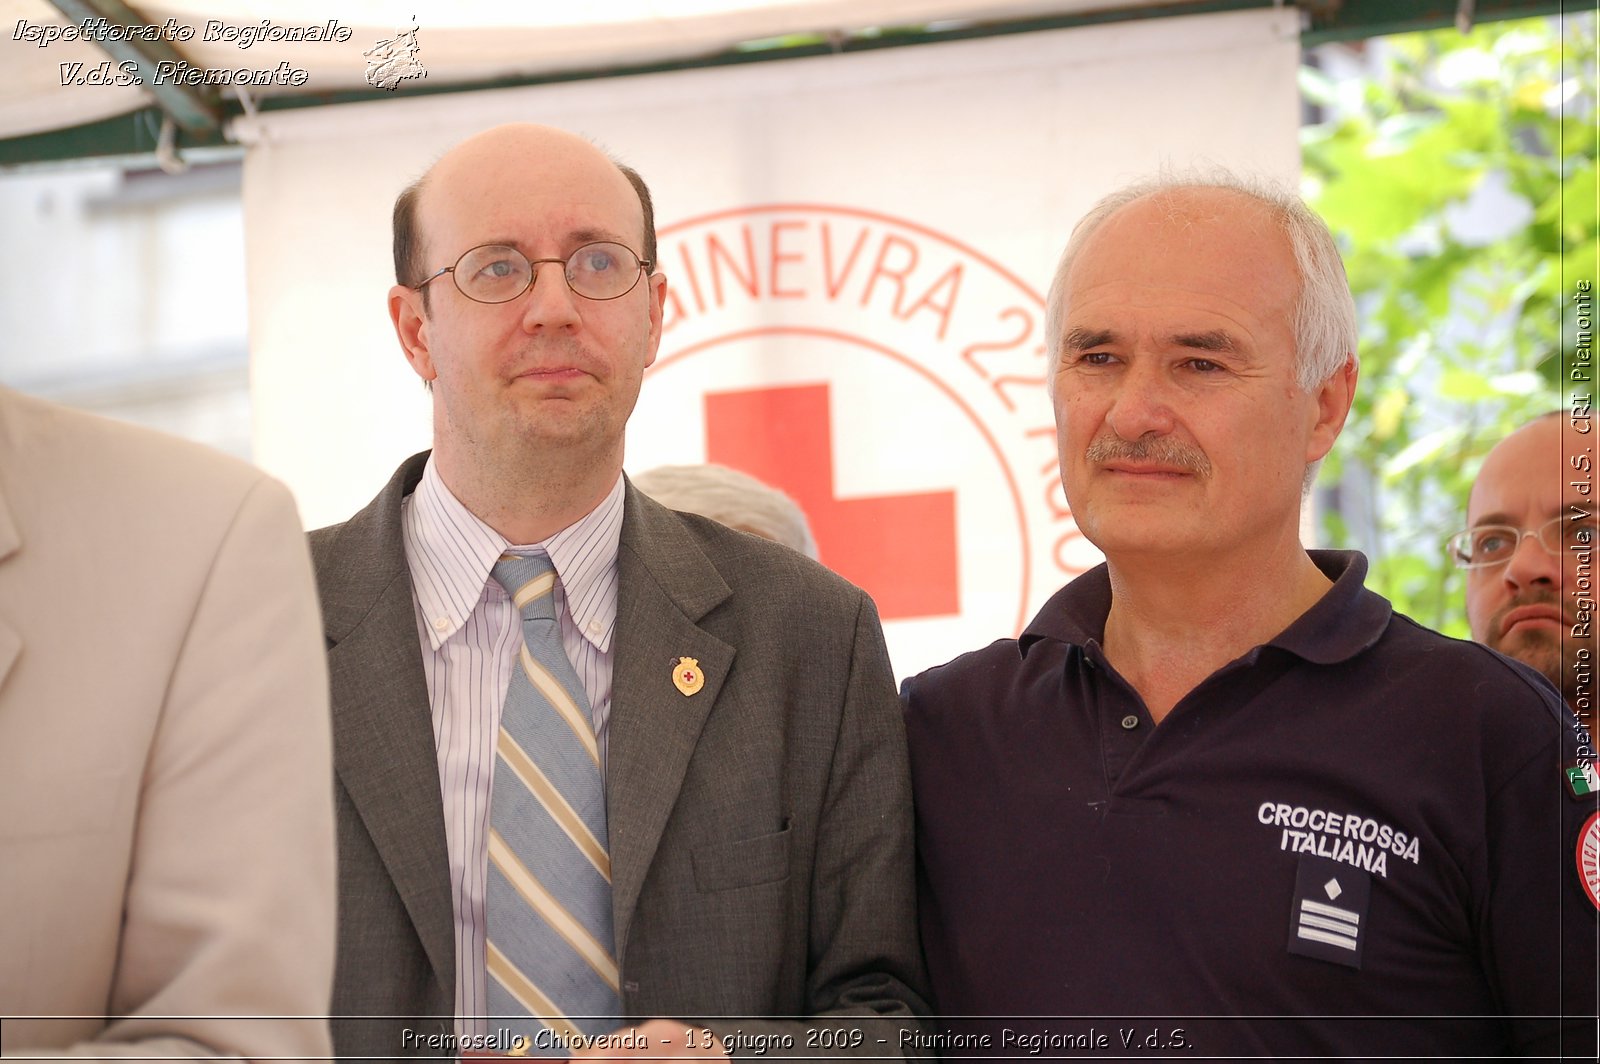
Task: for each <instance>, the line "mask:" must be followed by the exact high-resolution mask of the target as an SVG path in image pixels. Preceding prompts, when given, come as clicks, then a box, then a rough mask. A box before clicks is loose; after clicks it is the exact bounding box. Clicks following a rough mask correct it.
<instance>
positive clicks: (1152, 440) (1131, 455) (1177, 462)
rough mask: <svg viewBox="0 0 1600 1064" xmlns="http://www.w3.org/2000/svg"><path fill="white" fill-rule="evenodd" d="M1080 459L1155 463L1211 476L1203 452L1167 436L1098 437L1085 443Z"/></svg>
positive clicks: (1098, 461) (1099, 462)
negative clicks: (1136, 437)
mask: <svg viewBox="0 0 1600 1064" xmlns="http://www.w3.org/2000/svg"><path fill="white" fill-rule="evenodd" d="M1083 456H1084V457H1085V458H1087V459H1088V460H1089V461H1091V462H1094V463H1097V464H1102V463H1105V462H1116V461H1128V462H1156V463H1158V464H1160V465H1164V466H1173V467H1175V468H1178V469H1182V470H1184V471H1186V472H1189V473H1195V474H1198V475H1199V476H1202V477H1209V476H1210V475H1211V459H1209V458H1207V457H1206V456H1205V452H1203V451H1201V450H1200V448H1198V447H1194V446H1192V445H1190V444H1187V443H1184V442H1182V441H1181V440H1175V439H1172V438H1171V437H1170V436H1141V437H1140V438H1139V439H1137V440H1124V439H1122V438H1121V437H1118V436H1101V437H1100V438H1099V439H1097V440H1095V441H1094V442H1093V443H1091V444H1089V446H1088V448H1087V449H1086V450H1085V451H1084V452H1083Z"/></svg>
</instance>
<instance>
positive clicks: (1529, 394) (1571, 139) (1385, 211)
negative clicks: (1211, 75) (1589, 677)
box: [1301, 16, 1600, 635]
mask: <svg viewBox="0 0 1600 1064" xmlns="http://www.w3.org/2000/svg"><path fill="white" fill-rule="evenodd" d="M1595 37H1596V34H1595V20H1594V18H1593V17H1592V16H1584V17H1577V16H1569V17H1566V18H1564V19H1560V20H1558V19H1528V20H1522V21H1517V22H1503V23H1498V24H1493V25H1486V26H1481V27H1478V28H1476V29H1474V30H1473V31H1472V32H1471V33H1468V34H1466V35H1462V34H1460V33H1458V32H1457V31H1455V30H1453V29H1452V30H1440V31H1435V32H1429V33H1417V34H1405V35H1400V36H1394V37H1387V38H1383V39H1381V41H1378V42H1370V43H1369V44H1368V47H1369V48H1371V47H1377V48H1380V49H1382V51H1383V52H1384V53H1385V54H1386V55H1387V57H1388V61H1387V62H1386V64H1385V68H1386V69H1385V70H1384V71H1383V73H1381V74H1380V75H1378V76H1375V77H1374V78H1372V79H1369V80H1366V81H1363V82H1359V83H1355V84H1353V85H1351V84H1335V83H1334V82H1332V81H1330V80H1329V79H1328V78H1326V77H1325V76H1323V75H1322V74H1321V73H1320V72H1318V71H1316V70H1314V69H1311V68H1306V69H1305V70H1304V71H1303V72H1302V77H1301V89H1302V92H1303V93H1304V94H1305V96H1306V97H1307V98H1308V99H1309V100H1310V101H1311V102H1313V103H1316V104H1319V105H1322V106H1325V107H1328V108H1329V109H1330V112H1331V113H1333V114H1336V115H1337V116H1338V117H1337V118H1336V119H1334V120H1331V121H1329V122H1326V123H1324V124H1321V125H1313V126H1307V127H1305V129H1304V130H1303V131H1302V136H1301V149H1302V153H1303V160H1304V174H1305V184H1306V192H1307V196H1308V199H1309V200H1310V202H1311V203H1312V205H1313V206H1314V207H1316V209H1317V210H1318V211H1319V212H1321V214H1322V215H1323V217H1325V218H1326V219H1327V220H1328V224H1329V225H1330V227H1331V228H1332V229H1333V232H1334V234H1335V236H1336V237H1337V239H1338V241H1339V244H1340V248H1341V250H1342V251H1343V253H1344V255H1345V265H1346V268H1347V269H1348V271H1349V274H1350V282H1351V287H1352V288H1353V289H1354V291H1355V294H1356V302H1357V306H1358V308H1359V310H1360V312H1361V319H1362V326H1361V383H1360V386H1359V387H1358V389H1357V394H1356V401H1355V406H1354V408H1353V409H1352V411H1351V413H1350V420H1349V422H1348V424H1347V425H1346V428H1345V431H1344V434H1343V435H1342V436H1341V437H1340V440H1339V443H1338V445H1337V446H1336V447H1335V448H1334V452H1333V454H1332V455H1330V456H1329V459H1328V461H1327V463H1326V465H1325V472H1324V473H1323V476H1322V483H1324V484H1328V483H1335V482H1339V483H1341V484H1343V485H1344V486H1345V489H1346V490H1345V491H1344V492H1343V493H1342V494H1341V493H1335V503H1334V505H1333V506H1330V507H1326V508H1325V512H1324V514H1323V528H1322V530H1321V531H1322V537H1323V541H1324V542H1326V543H1329V544H1330V545H1334V546H1362V547H1365V548H1366V549H1367V550H1368V551H1369V553H1370V554H1371V555H1372V562H1373V565H1372V576H1371V578H1370V581H1369V582H1370V585H1371V586H1372V587H1374V588H1375V589H1376V590H1378V591H1379V592H1381V593H1382V594H1384V595H1386V596H1388V598H1389V599H1391V600H1392V601H1393V602H1394V604H1395V607H1396V608H1397V609H1399V610H1400V611H1401V612H1403V613H1407V614H1410V615H1411V616H1413V617H1415V618H1417V619H1418V620H1420V621H1421V622H1423V623H1424V624H1427V625H1431V626H1433V627H1435V628H1438V629H1440V630H1442V631H1446V632H1450V633H1451V634H1455V635H1465V634H1466V620H1465V614H1464V612H1463V607H1462V604H1461V583H1460V580H1459V578H1458V574H1457V573H1456V572H1455V570H1454V569H1453V568H1452V567H1451V566H1450V564H1449V562H1448V561H1447V560H1446V559H1445V557H1444V552H1443V550H1442V548H1441V546H1440V544H1441V543H1442V542H1443V540H1444V539H1445V538H1446V537H1447V536H1448V535H1449V534H1450V533H1451V532H1453V531H1455V530H1456V529H1457V528H1459V527H1461V525H1462V524H1463V523H1464V514H1465V512H1466V500H1467V492H1468V490H1469V489H1470V488H1471V485H1472V480H1473V478H1474V477H1475V476H1476V474H1477V470H1478V466H1479V464H1480V463H1481V462H1482V459H1483V455H1484V454H1485V452H1487V451H1488V449H1489V448H1490V447H1491V446H1493V445H1494V444H1495V443H1496V442H1497V441H1498V440H1500V439H1501V438H1502V437H1503V436H1505V435H1506V434H1507V433H1509V432H1510V431H1511V430H1513V429H1514V428H1516V427H1517V426H1518V425H1520V424H1522V423H1523V422H1524V421H1526V420H1528V419H1529V418H1531V417H1532V416H1534V415H1536V414H1539V413H1542V412H1543V411H1546V410H1551V409H1555V408H1556V407H1558V406H1567V405H1570V402H1571V400H1572V397H1573V396H1572V393H1571V387H1570V386H1566V387H1564V380H1565V374H1564V371H1563V365H1564V364H1565V363H1566V362H1567V360H1568V359H1569V358H1570V357H1571V355H1572V351H1573V346H1574V341H1575V338H1576V330H1575V328H1574V323H1573V307H1572V295H1573V293H1574V291H1575V289H1576V286H1577V282H1578V280H1579V279H1580V278H1587V279H1588V280H1590V281H1591V282H1593V281H1594V279H1595V273H1596V257H1597V249H1600V245H1597V242H1596V237H1597V227H1596V219H1597V209H1596V195H1597V188H1596V173H1595V155H1596V113H1595V98H1596V84H1595V62H1596V40H1595ZM1486 183H1488V184H1491V185H1493V186H1498V187H1500V188H1501V189H1503V191H1502V193H1501V197H1500V198H1501V199H1504V200H1506V201H1508V202H1509V203H1510V204H1511V205H1512V207H1511V209H1510V210H1508V212H1507V213H1508V214H1509V215H1510V221H1509V223H1508V224H1507V225H1506V226H1504V227H1503V228H1504V229H1506V230H1509V231H1507V232H1504V233H1503V234H1502V235H1499V236H1498V237H1497V238H1496V239H1492V240H1485V239H1483V238H1482V237H1481V236H1475V235H1474V234H1472V233H1471V231H1470V227H1468V226H1464V225H1463V224H1462V223H1461V212H1462V206H1463V204H1465V203H1467V201H1468V200H1469V199H1473V198H1474V197H1476V196H1480V195H1483V194H1484V191H1485V185H1486ZM1580 387H1582V388H1584V389H1587V388H1589V387H1590V386H1589V385H1582V386H1580ZM1347 473H1350V474H1354V475H1350V476H1346V474H1347ZM1351 485H1359V486H1360V490H1363V491H1366V492H1368V496H1367V498H1366V499H1364V500H1358V499H1352V498H1351V497H1350V495H1349V494H1348V489H1349V487H1350V486H1351ZM1358 503H1362V505H1357V504H1358ZM1358 513H1366V514H1370V515H1371V522H1370V526H1367V527H1365V528H1358V527H1357V525H1358V524H1361V525H1365V524H1366V523H1365V522H1357V521H1355V520H1353V519H1352V518H1353V515H1354V514H1358ZM1363 533H1364V534H1363Z"/></svg>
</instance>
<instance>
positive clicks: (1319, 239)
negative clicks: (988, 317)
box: [1045, 168, 1357, 392]
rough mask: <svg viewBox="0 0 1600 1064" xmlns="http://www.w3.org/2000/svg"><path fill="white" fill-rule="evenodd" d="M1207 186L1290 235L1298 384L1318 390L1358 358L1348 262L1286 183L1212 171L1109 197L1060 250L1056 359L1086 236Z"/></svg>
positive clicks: (1052, 321) (1051, 308)
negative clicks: (1071, 277)
mask: <svg viewBox="0 0 1600 1064" xmlns="http://www.w3.org/2000/svg"><path fill="white" fill-rule="evenodd" d="M1206 188H1216V189H1225V190H1227V191H1229V192H1235V193H1238V194H1239V195H1241V196H1246V197H1248V198H1249V199H1252V200H1254V201H1255V202H1257V203H1259V204H1260V205H1261V206H1263V207H1265V208H1266V209H1267V211H1268V212H1269V214H1270V215H1271V216H1272V218H1273V219H1274V220H1275V221H1276V222H1277V224H1278V225H1279V226H1280V227H1281V228H1282V230H1283V233H1284V235H1285V236H1287V237H1288V238H1289V246H1290V248H1291V249H1292V250H1293V252H1294V261H1295V264H1296V265H1297V266H1298V267H1299V270H1300V294H1299V297H1298V298H1297V299H1296V301H1295V316H1294V336H1295V380H1296V381H1297V382H1298V383H1299V385H1300V387H1301V388H1302V389H1303V390H1304V391H1306V392H1311V391H1314V390H1315V389H1316V388H1317V387H1319V386H1320V385H1321V384H1322V383H1323V382H1325V381H1326V380H1327V379H1328V378H1329V377H1331V376H1333V375H1334V374H1335V373H1337V372H1338V371H1339V369H1340V367H1342V366H1343V365H1344V364H1345V360H1346V359H1347V358H1354V357H1356V341H1357V328H1356V303H1355V299H1354V297H1352V296H1351V294H1350V281H1349V279H1348V278H1347V277H1346V276H1345V272H1344V260H1343V259H1341V258H1340V257H1339V248H1338V246H1337V245H1336V244H1335V243H1334V241H1333V234H1332V233H1330V232H1329V231H1328V225H1327V223H1326V222H1324V221H1323V220H1322V218H1321V217H1319V216H1318V215H1317V213H1316V212H1315V211H1313V210H1312V209H1311V208H1310V207H1307V206H1306V205H1305V201H1304V200H1302V199H1301V198H1300V197H1299V195H1297V194H1296V193H1295V192H1293V191H1291V190H1290V189H1288V188H1286V187H1284V186H1283V185H1281V184H1278V183H1275V182H1272V181H1268V180H1266V179H1264V178H1259V177H1245V176H1241V175H1239V174H1235V173H1233V172H1232V171H1229V170H1225V169H1222V168H1215V169H1208V170H1204V171H1197V172H1196V171H1192V172H1171V173H1169V172H1162V173H1160V174H1158V175H1156V176H1154V177H1148V178H1144V179H1143V180H1140V181H1136V182H1134V183H1133V184H1131V185H1127V186H1125V187H1123V188H1120V189H1118V190H1117V191H1115V192H1113V193H1111V194H1110V195H1108V196H1106V197H1104V198H1103V199H1101V200H1100V201H1099V202H1097V203H1096V204H1095V205H1094V206H1093V207H1091V208H1090V209H1089V213H1088V214H1085V215H1084V216H1083V219H1082V220H1081V221H1079V222H1078V224H1077V226H1076V227H1075V228H1074V229H1073V230H1072V236H1071V237H1070V238H1069V239H1068V240H1067V247H1066V250H1065V251H1063V252H1062V253H1061V262H1060V265H1058V266H1057V267H1056V273H1055V279H1054V280H1053V281H1052V282H1051V284H1050V296H1049V299H1048V301H1047V302H1046V304H1045V336H1046V337H1047V338H1048V340H1047V342H1048V343H1049V344H1050V357H1051V359H1052V361H1053V360H1054V359H1055V358H1057V357H1059V356H1060V353H1061V342H1062V339H1063V337H1062V325H1063V323H1064V321H1065V319H1066V316H1067V308H1066V298H1067V275H1068V274H1069V273H1070V272H1071V271H1072V263H1073V261H1074V260H1075V259H1076V258H1077V255H1078V252H1080V251H1082V250H1083V245H1084V244H1085V243H1087V242H1088V239H1089V237H1091V236H1093V235H1094V233H1095V231H1096V230H1097V229H1099V228H1100V226H1101V224H1102V223H1104V222H1105V220H1106V219H1107V218H1109V217H1111V215H1113V214H1115V213H1116V212H1117V211H1119V210H1121V209H1122V208H1123V207H1126V206H1127V205H1128V204H1130V203H1132V202H1134V201H1135V200H1140V199H1144V198H1145V197H1146V196H1157V195H1167V194H1170V193H1173V192H1178V191H1182V190H1184V189H1206Z"/></svg>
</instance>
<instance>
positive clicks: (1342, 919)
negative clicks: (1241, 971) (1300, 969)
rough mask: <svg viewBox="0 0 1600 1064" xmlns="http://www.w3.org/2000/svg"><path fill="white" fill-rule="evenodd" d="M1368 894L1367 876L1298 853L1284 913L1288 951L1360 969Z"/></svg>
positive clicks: (1364, 873) (1370, 885)
mask: <svg viewBox="0 0 1600 1064" xmlns="http://www.w3.org/2000/svg"><path fill="white" fill-rule="evenodd" d="M1371 896H1372V876H1371V874H1370V873H1368V872H1364V871H1362V870H1361V869H1359V868H1351V867H1350V866H1349V865H1347V864H1341V863H1339V862H1337V861H1329V860H1326V859H1325V858H1322V857H1316V856H1313V855H1312V854H1301V856H1300V869H1299V871H1298V873H1297V874H1296V875H1295V881H1294V902H1293V904H1292V905H1291V906H1290V913H1289V952H1290V953H1293V954H1295V955H1296V956H1300V957H1312V958H1314V959H1316V960H1319V961H1331V962H1332V963H1334V964H1343V965H1346V966H1348V967H1351V968H1360V967H1361V946H1362V943H1363V942H1365V941H1366V937H1367V902H1368V901H1369V900H1370V898H1371Z"/></svg>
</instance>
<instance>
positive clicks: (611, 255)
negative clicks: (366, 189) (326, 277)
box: [411, 240, 654, 303]
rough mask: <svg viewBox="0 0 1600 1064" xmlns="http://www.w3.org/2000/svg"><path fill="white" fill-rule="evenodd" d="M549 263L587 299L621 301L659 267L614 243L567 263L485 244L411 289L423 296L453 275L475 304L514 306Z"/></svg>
mask: <svg viewBox="0 0 1600 1064" xmlns="http://www.w3.org/2000/svg"><path fill="white" fill-rule="evenodd" d="M546 262H559V263H560V264H561V266H562V269H561V276H562V277H563V278H564V279H565V280H566V282H567V287H568V288H570V289H572V290H573V291H574V292H576V293H578V295H580V296H583V297H584V298H585V299H620V298H622V297H623V296H625V295H627V294H628V293H629V292H631V291H633V288H634V286H635V285H637V284H638V283H639V278H640V277H642V276H643V275H644V274H645V273H648V272H649V271H650V267H651V266H653V265H654V263H652V262H650V261H649V260H648V259H641V258H639V256H637V255H635V254H634V253H633V251H632V250H631V249H630V248H628V246H627V245H625V244H615V243H612V242H611V241H609V240H601V241H597V242H596V243H593V244H585V245H583V246H582V247H581V248H579V249H578V250H576V251H574V252H573V253H572V254H571V255H568V256H567V257H566V258H564V259H530V258H528V256H526V255H524V254H523V253H522V252H520V251H518V250H517V249H516V248H512V247H506V246H505V245H504V244H483V245H480V246H479V247H475V248H472V249H470V250H468V251H466V252H465V253H463V254H462V256H461V257H460V258H459V259H457V260H456V264H455V265H454V266H446V267H445V268H444V269H442V270H439V271H438V272H436V273H434V274H432V275H431V276H428V277H425V278H423V279H422V280H421V281H419V282H417V283H416V284H414V285H412V286H411V287H412V288H414V289H416V290H418V291H421V290H422V288H423V287H424V286H426V285H427V284H428V282H429V281H432V280H435V279H437V278H439V277H443V276H444V275H445V274H447V273H448V274H450V276H451V280H453V281H455V283H456V288H457V289H458V290H459V291H460V292H461V294H462V295H464V296H466V297H467V298H468V299H470V300H473V301H474V302H477V303H509V302H511V300H513V299H516V298H517V297H518V296H520V295H521V294H522V293H524V292H526V291H527V290H528V289H529V288H532V287H533V282H534V280H535V279H536V278H537V277H538V273H537V269H538V267H539V265H540V264H541V263H546Z"/></svg>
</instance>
